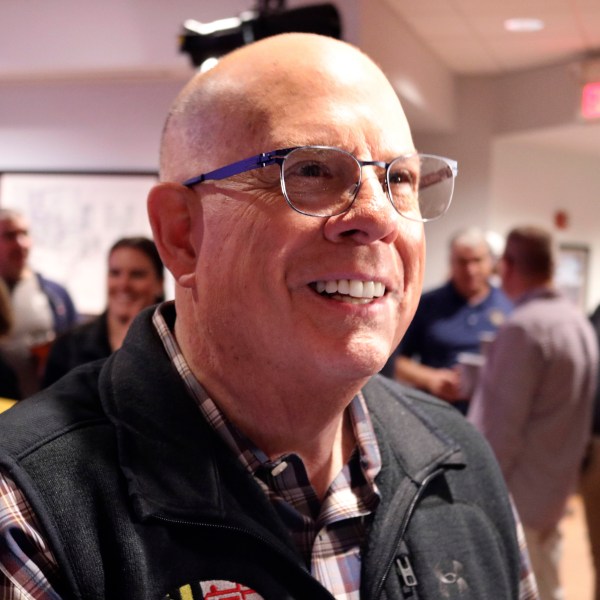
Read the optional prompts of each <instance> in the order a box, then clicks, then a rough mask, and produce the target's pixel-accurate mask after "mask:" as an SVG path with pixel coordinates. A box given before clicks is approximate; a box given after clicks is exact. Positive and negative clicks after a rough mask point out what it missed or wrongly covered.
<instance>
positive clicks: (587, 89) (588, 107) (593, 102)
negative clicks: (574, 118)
mask: <svg viewBox="0 0 600 600" xmlns="http://www.w3.org/2000/svg"><path fill="white" fill-rule="evenodd" d="M581 114H582V116H583V118H584V119H600V81H594V82H592V83H586V84H585V85H584V86H583V91H582V92H581Z"/></svg>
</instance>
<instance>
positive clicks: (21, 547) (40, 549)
mask: <svg viewBox="0 0 600 600" xmlns="http://www.w3.org/2000/svg"><path fill="white" fill-rule="evenodd" d="M153 320H154V324H155V327H156V329H157V331H158V333H159V335H160V337H161V339H162V341H163V344H164V346H165V348H166V350H167V353H168V355H169V357H170V359H171V361H172V363H173V365H174V366H175V368H176V369H177V372H178V373H179V374H180V376H181V377H182V379H183V380H184V381H185V383H186V385H187V387H188V389H189V390H190V392H191V394H192V396H193V397H194V398H195V399H196V401H197V402H198V406H199V407H200V410H201V411H202V413H203V414H204V415H205V418H206V419H207V420H208V422H209V423H210V424H211V426H212V427H213V428H214V429H215V431H216V432H217V433H218V434H219V435H220V436H222V437H223V439H224V440H225V441H226V443H227V444H228V445H229V447H230V448H231V449H232V451H233V452H234V453H235V454H236V455H237V456H238V457H239V459H240V461H241V462H242V464H243V465H244V466H245V467H246V468H247V469H248V470H249V471H250V472H251V473H252V474H253V475H254V477H255V478H256V480H257V482H258V483H259V485H260V486H261V487H262V488H263V490H264V491H265V493H266V494H267V496H268V498H269V499H270V501H271V502H272V503H273V505H274V507H275V509H276V510H277V511H278V513H279V514H280V515H281V517H282V519H283V520H284V522H285V523H286V525H287V526H288V528H289V530H290V533H291V535H292V537H293V539H294V540H295V542H296V544H297V546H298V548H299V549H300V552H301V553H302V555H303V556H304V557H305V560H306V563H307V565H308V564H310V569H311V572H312V573H313V576H314V577H315V578H316V579H317V580H319V581H320V582H321V583H322V584H323V585H324V586H325V587H326V588H327V589H328V590H330V591H331V593H332V594H333V595H334V596H335V597H336V598H337V599H338V600H358V599H359V589H360V554H359V552H360V546H361V543H362V540H363V539H364V536H365V530H366V527H367V524H368V522H369V519H370V518H371V516H372V514H373V512H374V510H375V508H376V506H377V504H378V503H379V495H378V491H377V487H376V485H375V483H374V478H375V476H376V474H377V473H378V472H379V469H380V467H381V462H380V456H379V450H378V446H377V441H376V438H375V434H374V431H373V428H372V426H371V422H370V419H369V416H368V412H367V410H366V406H365V403H364V398H363V397H362V395H361V394H359V395H358V396H357V397H356V398H354V400H353V401H352V403H351V405H350V407H349V415H350V419H351V422H352V426H353V429H354V435H355V438H356V444H357V447H356V450H355V452H354V454H353V455H352V458H351V459H350V461H349V462H348V464H347V465H345V466H344V468H343V469H342V471H341V472H340V473H339V474H338V476H337V477H336V478H335V480H334V481H333V483H332V484H331V486H330V488H329V490H328V491H327V494H326V496H325V498H324V500H323V502H319V500H318V498H317V497H316V495H315V493H314V490H313V489H312V486H311V485H310V483H309V481H308V477H307V475H306V470H305V468H304V465H303V464H302V461H301V460H300V458H299V457H298V456H296V455H293V454H292V455H288V456H284V457H280V458H278V459H277V460H275V461H273V462H271V461H269V459H268V458H267V457H266V456H265V455H264V453H262V452H261V451H260V450H259V449H258V448H256V447H255V446H253V445H252V444H251V442H250V441H249V440H248V439H247V438H246V437H245V436H244V435H243V434H242V433H241V432H240V431H238V430H237V429H236V428H235V427H234V426H233V425H232V424H231V423H229V422H228V421H227V419H226V418H225V416H224V415H223V413H222V412H221V411H220V410H219V409H218V407H217V406H216V405H215V403H214V402H213V401H212V400H211V399H210V398H208V396H207V394H206V393H205V391H204V389H203V388H202V386H201V385H200V384H199V382H198V381H197V379H196V378H195V377H194V376H193V375H192V373H191V371H190V369H189V367H188V365H187V362H186V361H185V359H184V357H183V355H182V354H181V351H180V349H179V346H178V344H177V342H176V340H175V338H174V336H173V335H172V333H171V332H170V331H169V328H168V326H167V324H166V323H165V321H164V319H163V317H162V315H161V314H160V310H159V309H157V311H156V312H155V314H154V318H153ZM517 522H518V520H517ZM39 531H40V527H39V525H38V523H37V520H36V518H35V515H34V514H33V511H32V509H31V507H30V506H29V504H28V503H27V501H26V500H25V498H24V497H23V495H22V493H21V492H20V490H19V489H18V488H17V487H16V485H15V484H14V483H13V482H12V480H11V479H10V478H8V477H7V476H5V475H4V476H3V475H2V474H1V473H0V600H56V599H58V598H60V597H59V596H58V594H57V593H56V592H55V591H54V589H53V587H52V585H51V583H50V582H52V581H53V580H55V579H56V578H57V577H58V576H59V573H58V567H57V564H56V560H55V559H54V557H53V556H52V554H51V552H50V550H49V549H48V545H47V543H46V542H45V540H44V538H43V537H42V535H41V534H40V533H39ZM17 532H20V534H21V535H22V536H24V539H25V540H27V541H28V543H27V544H24V543H23V540H21V541H20V542H19V543H17V542H15V535H17V536H18V535H19V534H18V533H17ZM517 533H518V537H519V544H520V547H521V585H520V593H519V600H537V599H538V595H537V590H536V586H535V579H534V577H533V574H532V572H531V568H530V564H529V558H528V555H527V551H526V546H525V538H524V535H523V532H522V528H521V526H520V523H518V528H517Z"/></svg>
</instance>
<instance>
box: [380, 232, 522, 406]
mask: <svg viewBox="0 0 600 600" xmlns="http://www.w3.org/2000/svg"><path fill="white" fill-rule="evenodd" d="M493 270H494V258H493V256H492V251H491V248H490V245H489V243H488V241H487V239H486V237H485V234H484V233H483V232H482V231H480V230H479V229H475V228H469V229H466V230H462V231H460V232H459V233H457V234H456V235H455V236H454V237H453V238H452V240H451V242H450V279H449V281H448V282H447V283H446V284H444V285H443V286H441V287H439V288H436V289H434V290H431V291H429V292H427V293H425V294H423V296H422V298H421V302H420V303H419V307H418V309H417V312H416V314H415V318H414V320H413V322H412V323H411V325H410V327H409V329H408V331H407V333H406V335H405V336H404V338H403V340H402V343H401V344H400V346H399V347H398V349H397V351H396V353H395V355H393V356H392V359H391V361H390V363H391V366H392V369H390V363H388V371H387V372H388V373H390V374H393V376H394V377H395V378H396V379H400V380H402V381H405V382H407V383H410V384H412V385H414V386H415V387H418V388H420V389H423V390H426V391H428V392H430V393H432V394H434V395H435V396H438V397H440V398H443V399H444V400H447V401H449V402H452V403H453V404H454V405H455V406H456V408H458V409H459V410H460V411H461V412H463V413H466V409H467V406H468V392H467V391H466V386H465V384H466V382H465V381H464V380H463V381H461V376H460V371H459V369H457V368H456V365H457V363H458V362H459V354H461V353H471V354H478V353H479V352H480V348H481V342H482V340H485V339H486V337H490V336H491V335H493V334H494V332H495V331H496V329H497V328H498V326H499V325H501V324H502V323H503V322H504V320H505V317H506V315H507V314H508V313H509V312H510V310H511V307H512V304H511V302H510V301H509V300H508V299H507V298H506V296H505V295H504V293H503V292H502V291H501V290H500V289H498V288H496V287H494V286H493V285H492V284H491V283H490V278H491V276H492V273H493Z"/></svg>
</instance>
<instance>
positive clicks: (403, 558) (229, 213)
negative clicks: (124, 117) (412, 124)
mask: <svg viewBox="0 0 600 600" xmlns="http://www.w3.org/2000/svg"><path fill="white" fill-rule="evenodd" d="M455 174H456V164H455V163H454V162H453V161H451V160H449V159H445V158H440V157H437V156H431V155H425V154H419V153H417V152H416V151H415V148H414V146H413V142H412V138H411V134H410V130H409V126H408V123H407V121H406V118H405V116H404V113H403V111H402V108H401V106H400V104H399V102H398V98H397V96H396V94H395V92H394V90H393V89H392V87H391V86H390V84H389V83H388V82H387V80H386V78H385V77H384V75H383V74H382V72H381V71H380V70H379V69H378V68H377V67H376V66H375V65H374V64H373V62H372V61H371V60H369V59H368V58H367V57H366V56H365V55H363V54H362V53H361V52H359V51H358V50H357V49H355V48H353V47H351V46H349V45H347V44H345V43H342V42H339V41H336V40H332V39H329V38H324V37H319V36H313V35H305V34H290V35H283V36H277V37H273V38H268V39H266V40H263V41H261V42H258V43H255V44H252V45H250V46H247V47H245V48H243V49H241V50H238V51H236V52H234V53H232V54H230V55H229V56H228V57H226V58H224V59H223V60H222V61H221V63H220V64H219V65H218V66H217V67H216V68H215V69H214V70H213V71H210V72H208V73H205V74H202V75H197V76H196V77H195V78H194V79H193V80H192V81H191V82H190V83H189V84H188V86H187V87H186V88H185V89H184V90H183V91H182V93H181V94H180V95H179V97H178V98H177V99H176V101H175V103H174V105H173V107H172V110H171V112H170V114H169V117H168V119H167V123H166V126H165V129H164V133H163V139H162V148H161V183H160V184H159V185H157V186H156V187H155V188H154V189H153V190H152V191H151V193H150V195H149V199H148V210H149V215H150V221H151V224H152V228H153V232H154V237H155V241H156V243H157V246H158V249H159V251H160V254H161V257H162V259H163V261H164V263H165V265H166V266H167V268H168V269H169V270H170V271H171V273H172V274H173V276H174V279H175V281H176V290H175V302H174V303H166V304H163V305H161V306H159V307H158V309H156V310H153V311H146V312H145V313H142V315H140V316H139V317H138V318H137V319H136V321H135V322H134V324H133V325H132V327H131V329H130V330H129V332H128V335H127V338H126V340H125V343H124V345H123V347H122V348H121V349H120V350H119V351H117V352H116V353H115V354H113V355H112V357H111V358H110V359H109V360H108V361H106V362H105V363H104V364H102V363H97V364H95V365H93V366H89V367H84V368H82V369H80V370H76V371H74V372H73V373H72V374H71V375H70V376H68V377H66V378H64V379H62V380H61V381H60V382H59V383H58V384H57V385H55V386H54V387H52V388H50V389H49V390H48V391H47V392H46V393H45V394H44V395H41V396H38V397H36V398H34V399H32V400H31V401H29V402H27V403H25V404H24V405H20V406H18V407H17V408H16V409H11V411H9V412H8V413H7V414H5V415H3V418H2V419H1V420H0V461H1V464H2V465H3V472H4V479H3V480H2V481H1V482H0V489H2V490H3V491H4V494H3V500H2V502H3V504H2V505H0V506H1V508H0V517H3V518H0V527H3V529H2V531H1V533H2V535H1V537H0V539H2V540H3V542H4V543H3V546H2V549H1V550H0V566H2V572H3V573H4V587H5V589H8V590H10V592H9V593H15V594H16V593H17V592H16V591H17V590H23V589H30V590H31V589H33V592H32V593H31V596H27V597H35V598H56V597H64V598H85V599H86V600H88V599H92V598H94V599H95V598H98V599H100V598H111V599H118V598H123V599H125V598H127V599H139V600H142V599H143V600H148V599H149V598H156V599H162V598H171V599H188V598H196V599H198V598H217V597H225V596H227V597H238V596H239V597H242V596H243V597H244V598H251V599H253V600H258V599H260V598H265V599H272V600H282V599H307V598H310V599H311V600H315V599H317V600H318V599H321V598H323V599H331V598H337V599H340V600H342V599H344V600H350V599H358V598H365V599H368V598H373V599H375V598H380V599H390V600H391V599H397V598H403V597H416V596H418V597H420V598H430V599H434V598H435V599H436V600H437V599H439V598H440V597H448V598H451V597H460V598H473V599H475V598H477V599H478V600H482V599H489V600H492V599H493V600H501V599H507V600H508V599H511V600H513V599H515V598H522V599H525V598H534V597H535V592H534V591H532V589H531V587H530V586H531V581H530V580H529V577H528V573H527V570H526V569H524V568H523V567H524V565H525V566H526V557H524V556H523V555H522V554H521V552H520V549H519V544H518V539H517V528H516V526H515V520H514V516H513V512H512V509H511V505H510V502H509V500H508V497H507V494H506V490H505V488H504V485H503V483H502V479H501V476H500V474H499V471H498V469H497V467H496V465H495V463H494V461H493V459H492V457H491V453H490V452H489V450H488V449H487V446H486V445H485V443H483V441H482V438H480V437H479V436H478V434H477V433H476V432H475V431H474V430H473V429H472V428H471V427H470V426H469V425H468V423H467V422H466V421H465V420H464V419H463V418H462V417H461V416H460V415H459V414H458V413H456V411H454V410H453V409H452V408H450V407H448V406H447V405H445V404H444V403H441V402H438V401H436V400H434V399H433V398H429V397H427V396H425V395H423V394H418V393H415V392H411V391H408V390H404V389H403V388H401V387H399V386H398V385H397V384H395V383H393V382H387V383H386V382H385V380H384V379H383V378H381V377H379V376H377V375H375V374H376V373H377V372H378V371H379V370H380V369H381V367H382V365H383V364H384V363H385V361H386V360H387V358H388V356H389V355H390V353H391V351H392V349H393V348H395V347H396V345H397V344H398V342H399V340H400V338H401V337H402V336H403V334H404V332H405V331H406V328H407V327H408V325H409V323H410V321H411V319H412V317H413V315H414V312H415V309H416V306H417V303H418V299H419V296H420V293H421V284H422V277H423V267H424V251H425V242H424V234H423V221H424V220H428V219H430V218H435V217H438V216H441V215H442V214H443V213H444V211H445V210H446V208H447V207H448V205H449V203H450V198H451V195H452V188H453V180H454V176H455ZM15 515H17V516H15ZM523 561H525V562H523ZM14 597H17V596H14Z"/></svg>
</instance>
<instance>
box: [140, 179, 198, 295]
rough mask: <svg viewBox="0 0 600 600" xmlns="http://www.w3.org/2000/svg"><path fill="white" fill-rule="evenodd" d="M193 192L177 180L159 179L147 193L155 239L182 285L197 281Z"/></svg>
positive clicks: (165, 260) (164, 259)
mask: <svg viewBox="0 0 600 600" xmlns="http://www.w3.org/2000/svg"><path fill="white" fill-rule="evenodd" d="M191 195H193V192H192V191H191V190H189V189H187V188H185V187H183V186H182V185H180V184H178V183H160V184H158V185H156V186H154V187H153V188H152V189H151V190H150V193H149V194H148V217H149V218H150V225H151V227H152V233H153V236H154V242H155V243H156V247H157V248H158V252H159V254H160V256H161V258H162V260H163V262H164V264H165V267H166V268H167V269H168V270H169V271H170V272H171V273H172V274H173V277H174V278H175V281H176V282H177V283H178V284H179V285H181V286H183V287H191V286H192V285H193V284H194V278H195V268H196V258H197V256H196V248H198V247H200V243H199V242H200V240H194V239H193V235H194V229H193V227H192V215H191V213H190V206H191V205H192V203H191V200H195V198H190V196H191Z"/></svg>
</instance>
